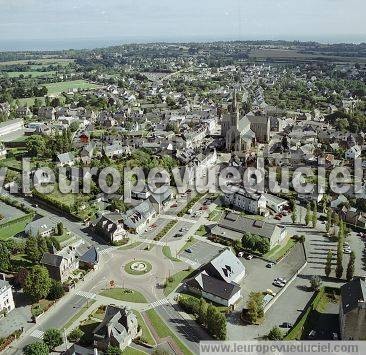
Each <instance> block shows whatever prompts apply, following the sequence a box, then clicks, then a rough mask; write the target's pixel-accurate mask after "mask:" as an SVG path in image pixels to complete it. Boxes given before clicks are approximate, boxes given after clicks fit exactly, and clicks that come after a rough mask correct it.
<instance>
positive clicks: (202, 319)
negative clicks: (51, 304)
mask: <svg viewBox="0 0 366 355" xmlns="http://www.w3.org/2000/svg"><path fill="white" fill-rule="evenodd" d="M207 308H208V306H207V303H206V301H205V300H204V299H203V298H201V299H200V304H199V308H198V317H197V321H198V322H199V323H200V324H202V325H206V320H207Z"/></svg>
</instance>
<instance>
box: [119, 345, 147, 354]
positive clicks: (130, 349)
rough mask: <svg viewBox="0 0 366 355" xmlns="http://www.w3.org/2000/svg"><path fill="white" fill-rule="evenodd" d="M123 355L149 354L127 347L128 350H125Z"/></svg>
mask: <svg viewBox="0 0 366 355" xmlns="http://www.w3.org/2000/svg"><path fill="white" fill-rule="evenodd" d="M122 354H123V355H143V354H147V353H145V352H144V351H141V350H137V349H135V348H131V347H130V346H127V348H126V349H125V350H123V351H122Z"/></svg>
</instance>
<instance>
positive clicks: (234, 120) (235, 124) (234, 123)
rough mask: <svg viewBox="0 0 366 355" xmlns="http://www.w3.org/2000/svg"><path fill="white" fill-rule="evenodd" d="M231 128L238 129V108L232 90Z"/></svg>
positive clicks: (234, 93)
mask: <svg viewBox="0 0 366 355" xmlns="http://www.w3.org/2000/svg"><path fill="white" fill-rule="evenodd" d="M230 116H231V127H238V122H239V108H238V103H237V100H236V90H235V89H234V92H233V100H232V104H231V113H230Z"/></svg>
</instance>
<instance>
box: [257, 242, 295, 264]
mask: <svg viewBox="0 0 366 355" xmlns="http://www.w3.org/2000/svg"><path fill="white" fill-rule="evenodd" d="M295 244H296V241H295V240H294V239H292V238H290V239H289V240H288V241H287V243H286V244H285V245H283V246H282V245H277V246H275V247H274V248H273V249H272V250H270V251H269V252H268V253H267V254H265V255H263V257H264V258H266V259H270V260H273V261H277V260H278V259H280V258H282V257H283V256H284V255H285V254H286V253H287V252H288V251H289V250H290V249H292V248H293V246H294V245H295Z"/></svg>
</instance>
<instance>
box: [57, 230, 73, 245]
mask: <svg viewBox="0 0 366 355" xmlns="http://www.w3.org/2000/svg"><path fill="white" fill-rule="evenodd" d="M55 238H56V239H57V241H58V242H59V243H60V244H62V243H65V242H67V241H68V240H69V239H70V238H72V234H71V233H70V232H68V231H67V230H64V232H63V234H62V235H56V236H55Z"/></svg>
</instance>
